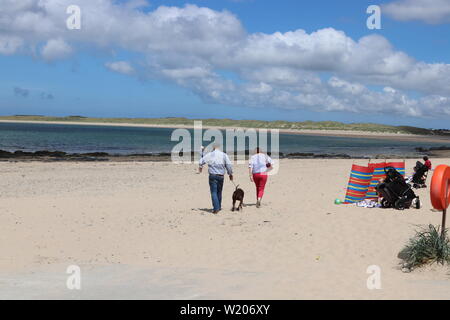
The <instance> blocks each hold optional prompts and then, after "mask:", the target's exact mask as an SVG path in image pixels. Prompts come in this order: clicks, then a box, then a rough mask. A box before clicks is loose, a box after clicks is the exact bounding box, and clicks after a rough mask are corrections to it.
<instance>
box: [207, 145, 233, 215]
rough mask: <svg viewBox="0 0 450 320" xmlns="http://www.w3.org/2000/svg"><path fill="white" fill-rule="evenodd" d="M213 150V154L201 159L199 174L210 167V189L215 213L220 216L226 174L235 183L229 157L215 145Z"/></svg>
mask: <svg viewBox="0 0 450 320" xmlns="http://www.w3.org/2000/svg"><path fill="white" fill-rule="evenodd" d="M213 148H214V150H213V152H210V153H208V154H206V155H204V156H203V157H202V158H201V159H200V168H199V172H200V173H201V172H202V170H203V166H205V165H206V164H207V165H208V171H209V188H210V190H211V199H212V204H213V207H214V208H213V213H214V214H218V213H219V211H220V210H222V190H223V182H224V179H225V178H224V177H225V173H228V175H229V176H230V180H231V181H233V165H232V164H231V161H230V158H229V157H228V155H227V154H226V153H224V152H222V151H220V146H219V145H214V147H213Z"/></svg>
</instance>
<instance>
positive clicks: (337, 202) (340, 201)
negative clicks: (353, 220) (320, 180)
mask: <svg viewBox="0 0 450 320" xmlns="http://www.w3.org/2000/svg"><path fill="white" fill-rule="evenodd" d="M334 204H342V200H341V199H336V200H334Z"/></svg>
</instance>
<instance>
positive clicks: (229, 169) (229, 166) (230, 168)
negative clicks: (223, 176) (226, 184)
mask: <svg viewBox="0 0 450 320" xmlns="http://www.w3.org/2000/svg"><path fill="white" fill-rule="evenodd" d="M225 168H226V169H227V172H228V175H229V176H230V179H231V180H233V164H232V163H231V161H230V158H229V157H228V155H227V154H226V153H225Z"/></svg>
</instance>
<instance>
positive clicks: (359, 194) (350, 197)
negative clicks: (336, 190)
mask: <svg viewBox="0 0 450 320" xmlns="http://www.w3.org/2000/svg"><path fill="white" fill-rule="evenodd" d="M372 175H373V168H370V167H362V166H358V165H353V167H352V171H351V173H350V180H349V182H348V188H347V195H346V196H345V202H344V203H347V204H348V203H357V202H360V201H363V200H364V199H365V198H366V194H367V190H368V189H369V184H370V181H371V180H372Z"/></svg>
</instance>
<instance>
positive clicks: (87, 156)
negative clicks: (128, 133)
mask: <svg viewBox="0 0 450 320" xmlns="http://www.w3.org/2000/svg"><path fill="white" fill-rule="evenodd" d="M417 152H419V150H417ZM420 152H421V153H422V154H424V155H428V156H430V157H433V158H434V159H443V158H449V157H450V148H448V149H441V148H431V149H422V150H420ZM243 154H244V156H245V161H247V160H248V158H249V156H250V152H249V151H248V150H247V151H246V152H245V153H235V154H234V156H238V155H243ZM196 155H197V153H195V152H192V153H191V156H190V159H191V160H190V162H189V161H188V163H195V162H196V161H195V157H196ZM418 157H419V156H418V155H413V154H410V155H403V156H400V155H398V154H378V155H374V156H351V155H348V154H344V153H341V154H333V153H331V154H327V153H301V152H297V153H282V152H280V153H279V154H278V157H276V158H277V159H279V160H301V159H312V160H314V159H316V160H320V159H322V160H323V159H330V160H331V159H335V160H339V159H340V160H380V159H404V160H407V159H417V158H418ZM0 162H173V161H172V154H171V153H148V154H124V155H120V154H109V153H106V152H92V153H66V152H63V151H48V150H41V151H35V152H24V151H20V150H18V151H15V152H9V151H5V150H0Z"/></svg>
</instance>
